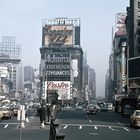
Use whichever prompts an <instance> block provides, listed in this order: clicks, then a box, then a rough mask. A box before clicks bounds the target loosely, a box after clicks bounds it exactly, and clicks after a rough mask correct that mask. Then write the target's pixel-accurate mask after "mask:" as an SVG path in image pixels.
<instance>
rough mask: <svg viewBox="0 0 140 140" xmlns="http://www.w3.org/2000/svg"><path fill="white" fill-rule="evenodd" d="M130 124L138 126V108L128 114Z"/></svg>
mask: <svg viewBox="0 0 140 140" xmlns="http://www.w3.org/2000/svg"><path fill="white" fill-rule="evenodd" d="M130 125H131V126H132V127H134V126H136V127H140V110H135V111H134V113H133V115H131V116H130Z"/></svg>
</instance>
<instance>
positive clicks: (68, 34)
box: [43, 25, 73, 46]
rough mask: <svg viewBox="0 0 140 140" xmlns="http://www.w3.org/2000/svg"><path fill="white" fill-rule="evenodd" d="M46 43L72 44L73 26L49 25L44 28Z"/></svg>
mask: <svg viewBox="0 0 140 140" xmlns="http://www.w3.org/2000/svg"><path fill="white" fill-rule="evenodd" d="M43 34H44V45H45V46H48V45H72V44H73V26H67V25H64V26H62V25H57V26H56V25H49V26H45V27H44V28H43Z"/></svg>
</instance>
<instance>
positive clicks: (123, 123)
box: [0, 108, 140, 140]
mask: <svg viewBox="0 0 140 140" xmlns="http://www.w3.org/2000/svg"><path fill="white" fill-rule="evenodd" d="M56 121H57V122H58V123H59V124H60V125H59V127H60V131H61V132H63V133H64V134H65V139H64V140H112V139H113V140H125V139H127V140H139V139H140V129H133V128H131V127H130V124H129V119H128V118H123V117H122V116H121V115H120V114H117V113H114V112H99V113H97V114H96V115H86V112H85V110H82V111H76V110H75V109H71V108H69V109H67V110H62V111H61V112H59V114H58V117H57V119H56ZM21 132H22V133H21ZM20 134H21V135H20ZM20 136H21V137H20ZM0 140H49V126H46V127H45V128H43V129H41V128H40V123H39V118H38V117H31V118H30V119H29V122H27V123H26V124H25V128H22V129H20V128H19V121H17V118H16V117H12V119H10V120H2V122H0Z"/></svg>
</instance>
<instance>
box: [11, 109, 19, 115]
mask: <svg viewBox="0 0 140 140" xmlns="http://www.w3.org/2000/svg"><path fill="white" fill-rule="evenodd" d="M18 110H20V108H19V107H15V108H13V109H12V112H13V115H14V116H17V114H18Z"/></svg>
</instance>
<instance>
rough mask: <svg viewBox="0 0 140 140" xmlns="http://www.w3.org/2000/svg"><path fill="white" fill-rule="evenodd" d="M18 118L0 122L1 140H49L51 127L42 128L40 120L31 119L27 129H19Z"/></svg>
mask: <svg viewBox="0 0 140 140" xmlns="http://www.w3.org/2000/svg"><path fill="white" fill-rule="evenodd" d="M19 124H20V122H19V121H17V117H12V119H9V120H7V119H4V120H2V122H0V140H49V126H46V127H45V128H40V123H39V118H38V117H31V118H30V119H29V122H27V123H25V128H19Z"/></svg>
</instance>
